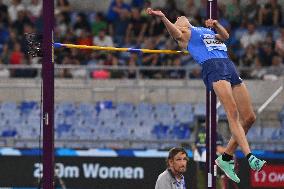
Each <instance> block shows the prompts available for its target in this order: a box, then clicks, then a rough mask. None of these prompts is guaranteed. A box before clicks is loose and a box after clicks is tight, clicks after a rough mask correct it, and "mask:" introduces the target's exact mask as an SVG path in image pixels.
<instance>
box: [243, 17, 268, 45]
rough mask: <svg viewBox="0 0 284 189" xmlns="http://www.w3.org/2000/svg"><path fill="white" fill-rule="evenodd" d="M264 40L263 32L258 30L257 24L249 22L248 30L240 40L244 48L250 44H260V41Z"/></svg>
mask: <svg viewBox="0 0 284 189" xmlns="http://www.w3.org/2000/svg"><path fill="white" fill-rule="evenodd" d="M262 41H263V37H262V36H261V34H260V33H259V32H258V31H256V28H255V24H254V23H253V22H249V23H248V24H247V31H246V32H245V33H244V34H243V35H242V37H241V39H240V42H241V45H242V47H243V48H246V47H247V46H249V45H254V46H256V47H257V46H258V44H259V43H260V42H262Z"/></svg>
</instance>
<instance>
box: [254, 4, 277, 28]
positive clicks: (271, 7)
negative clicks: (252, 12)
mask: <svg viewBox="0 0 284 189" xmlns="http://www.w3.org/2000/svg"><path fill="white" fill-rule="evenodd" d="M281 14H282V7H281V5H280V4H278V2H277V0H270V1H269V2H267V3H266V4H265V5H264V7H262V8H261V10H260V14H259V24H260V25H264V26H279V25H280V23H281V18H282V15H281Z"/></svg>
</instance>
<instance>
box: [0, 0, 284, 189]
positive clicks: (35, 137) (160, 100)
mask: <svg viewBox="0 0 284 189" xmlns="http://www.w3.org/2000/svg"><path fill="white" fill-rule="evenodd" d="M54 2H55V10H54V15H55V27H54V41H55V42H61V43H72V44H80V45H97V46H113V47H131V48H146V49H173V50H177V49H178V48H177V45H176V43H175V41H174V40H173V39H172V38H171V37H170V36H169V35H168V33H167V31H166V30H165V27H164V25H163V23H162V22H161V21H160V20H159V19H157V18H154V17H149V16H147V15H146V14H145V8H147V7H153V8H156V9H161V10H163V11H164V13H165V14H166V15H167V17H168V18H169V19H170V20H171V21H175V20H176V17H178V16H181V15H185V16H187V17H188V18H189V20H190V22H191V23H192V25H194V26H204V20H205V19H206V8H207V0H200V1H198V0H155V1H154V0H151V1H149V0H104V1H101V0H81V1H75V0H55V1H54ZM283 10H284V0H248V1H245V0H227V1H225V0H218V18H219V22H220V23H221V24H222V25H223V26H224V27H225V28H226V29H227V30H228V31H229V33H230V39H229V40H227V41H226V44H227V46H228V53H229V56H230V58H231V59H232V60H233V61H234V63H235V64H236V66H237V67H238V70H239V72H240V75H241V78H243V79H244V82H245V83H246V84H247V86H248V89H249V91H250V93H251V96H252V101H253V106H254V109H255V112H256V114H257V121H256V123H255V124H254V126H253V127H252V128H251V130H250V131H249V133H248V135H247V137H248V139H249V142H250V144H251V148H252V149H253V153H255V154H256V155H257V156H259V157H261V158H263V159H266V160H267V161H268V162H269V164H268V166H267V167H266V168H265V169H264V170H263V171H262V172H260V173H255V172H250V171H248V170H249V168H248V165H247V162H246V159H245V158H244V156H243V155H242V153H241V152H240V151H237V152H236V154H235V156H236V159H237V162H238V166H237V167H238V169H239V170H240V171H239V173H238V175H239V176H240V179H241V183H240V184H238V185H236V184H233V183H232V182H230V181H229V180H228V179H226V177H223V176H221V175H220V176H219V177H218V188H220V189H229V188H235V189H236V188H240V189H250V188H284V137H283V136H284V93H283V90H282V89H283V82H284V12H283ZM42 30H43V18H42V0H0V78H1V79H0V94H1V95H0V159H1V161H0V167H1V169H0V187H3V188H41V184H40V180H41V179H40V177H41V174H42V164H41V162H42V161H41V160H42V157H41V149H42V123H41V119H40V117H41V108H42V106H41V103H42V98H41V96H42V92H41V89H42V78H41V63H42V60H41V58H38V57H37V58H32V57H31V56H29V55H28V54H27V45H26V43H25V40H24V34H25V33H42ZM54 55H55V56H54V57H55V107H54V108H55V133H54V136H55V147H56V152H55V154H56V158H55V160H56V175H55V178H56V179H55V180H56V183H55V185H56V187H57V188H96V189H132V188H137V186H139V187H140V188H142V189H144V188H145V189H146V188H147V189H149V188H154V186H155V181H156V178H157V176H158V175H159V174H160V173H161V172H162V171H163V170H164V169H165V168H166V165H165V163H164V160H165V157H166V156H167V151H168V149H170V148H171V147H174V146H183V147H185V148H186V149H187V150H188V153H189V156H190V162H189V165H188V171H187V174H186V183H187V188H190V189H201V188H202V189H203V188H205V187H206V183H207V182H206V180H205V174H206V173H205V172H204V171H205V170H204V163H203V162H204V160H205V159H204V154H205V140H204V139H205V131H204V125H205V113H206V111H205V97H206V93H205V87H204V84H203V82H202V80H201V68H200V67H199V65H198V64H196V63H195V62H194V60H193V59H192V57H191V56H190V55H187V56H184V55H165V54H137V53H118V52H106V51H90V50H79V49H65V48H59V49H55V54H54ZM217 128H218V135H219V136H220V137H219V138H220V139H219V140H218V145H219V146H224V145H225V144H226V143H227V141H228V139H229V137H230V132H229V127H228V123H227V119H226V115H225V112H224V109H223V107H222V106H219V105H218V127H217ZM196 175H197V176H196Z"/></svg>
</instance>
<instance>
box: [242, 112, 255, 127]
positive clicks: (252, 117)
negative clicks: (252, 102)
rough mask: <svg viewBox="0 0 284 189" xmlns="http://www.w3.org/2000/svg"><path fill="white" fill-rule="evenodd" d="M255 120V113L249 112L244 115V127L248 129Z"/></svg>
mask: <svg viewBox="0 0 284 189" xmlns="http://www.w3.org/2000/svg"><path fill="white" fill-rule="evenodd" d="M255 120H256V115H255V113H250V114H249V115H246V116H245V117H244V118H243V123H244V125H243V126H244V128H247V129H250V128H251V126H252V125H253V123H254V122H255Z"/></svg>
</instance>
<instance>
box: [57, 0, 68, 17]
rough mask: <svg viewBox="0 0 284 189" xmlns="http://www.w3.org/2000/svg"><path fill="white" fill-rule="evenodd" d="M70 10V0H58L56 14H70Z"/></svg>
mask: <svg viewBox="0 0 284 189" xmlns="http://www.w3.org/2000/svg"><path fill="white" fill-rule="evenodd" d="M70 11H71V6H70V3H69V1H68V0H57V3H56V5H55V10H54V14H55V15H58V14H60V13H63V14H66V15H69V13H70Z"/></svg>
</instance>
